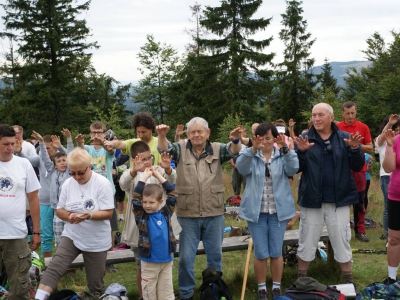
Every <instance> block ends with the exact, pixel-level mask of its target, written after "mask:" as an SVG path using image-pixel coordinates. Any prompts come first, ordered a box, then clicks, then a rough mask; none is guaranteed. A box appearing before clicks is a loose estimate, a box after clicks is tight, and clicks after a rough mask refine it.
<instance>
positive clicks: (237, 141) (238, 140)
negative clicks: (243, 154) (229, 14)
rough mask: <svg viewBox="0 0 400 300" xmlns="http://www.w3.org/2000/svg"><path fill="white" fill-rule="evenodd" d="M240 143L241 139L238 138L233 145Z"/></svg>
mask: <svg viewBox="0 0 400 300" xmlns="http://www.w3.org/2000/svg"><path fill="white" fill-rule="evenodd" d="M239 142H240V138H237V139H236V140H233V141H232V143H234V144H237V143H239Z"/></svg>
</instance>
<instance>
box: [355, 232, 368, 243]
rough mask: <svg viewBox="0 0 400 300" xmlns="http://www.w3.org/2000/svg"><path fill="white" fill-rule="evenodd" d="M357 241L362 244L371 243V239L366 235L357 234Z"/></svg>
mask: <svg viewBox="0 0 400 300" xmlns="http://www.w3.org/2000/svg"><path fill="white" fill-rule="evenodd" d="M356 240H359V241H361V242H369V238H368V237H367V235H366V234H365V233H356Z"/></svg>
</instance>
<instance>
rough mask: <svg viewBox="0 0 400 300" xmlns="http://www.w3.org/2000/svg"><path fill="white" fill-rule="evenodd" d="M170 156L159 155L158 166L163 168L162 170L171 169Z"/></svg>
mask: <svg viewBox="0 0 400 300" xmlns="http://www.w3.org/2000/svg"><path fill="white" fill-rule="evenodd" d="M172 158H173V157H172V155H170V154H169V153H166V152H163V153H161V161H160V162H159V163H158V165H159V166H160V167H161V168H163V169H164V170H166V169H169V168H171V161H172Z"/></svg>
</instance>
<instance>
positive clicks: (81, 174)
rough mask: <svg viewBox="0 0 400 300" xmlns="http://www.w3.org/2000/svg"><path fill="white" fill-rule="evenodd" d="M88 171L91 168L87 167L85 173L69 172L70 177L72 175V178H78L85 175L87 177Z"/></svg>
mask: <svg viewBox="0 0 400 300" xmlns="http://www.w3.org/2000/svg"><path fill="white" fill-rule="evenodd" d="M88 169H89V167H86V169H85V171H84V172H82V171H78V172H69V175H70V176H71V177H73V176H76V175H78V176H83V175H85V173H86V171H87V170H88Z"/></svg>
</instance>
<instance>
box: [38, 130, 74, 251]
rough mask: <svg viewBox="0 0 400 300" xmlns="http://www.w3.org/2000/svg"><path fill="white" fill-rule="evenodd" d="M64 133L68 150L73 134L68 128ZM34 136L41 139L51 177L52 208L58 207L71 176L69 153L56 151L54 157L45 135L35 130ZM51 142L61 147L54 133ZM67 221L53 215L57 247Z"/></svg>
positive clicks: (43, 154)
mask: <svg viewBox="0 0 400 300" xmlns="http://www.w3.org/2000/svg"><path fill="white" fill-rule="evenodd" d="M62 133H63V135H64V136H66V137H67V143H68V151H71V150H72V149H73V145H72V139H71V134H70V132H69V130H68V129H63V131H62ZM32 136H33V137H34V138H35V139H37V140H38V141H39V146H40V152H39V156H40V159H41V161H42V162H43V165H44V167H45V169H46V177H49V178H50V187H49V189H50V206H51V208H52V209H57V204H58V200H59V197H60V193H61V186H62V184H63V183H64V181H65V180H66V179H67V178H69V177H70V176H69V169H68V167H67V153H66V152H62V151H59V152H56V153H55V154H54V156H53V157H52V158H50V155H49V153H48V151H47V147H45V146H44V145H43V143H44V139H43V137H42V136H41V135H40V134H39V133H37V132H35V131H33V133H32ZM51 143H52V144H53V146H54V147H56V148H57V149H58V148H61V142H60V138H59V137H57V136H55V135H52V136H51ZM64 225H65V222H64V221H63V220H61V219H60V218H59V217H57V215H56V214H54V216H53V233H54V240H55V247H56V248H57V246H58V245H59V244H60V240H61V234H62V232H63V230H64Z"/></svg>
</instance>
